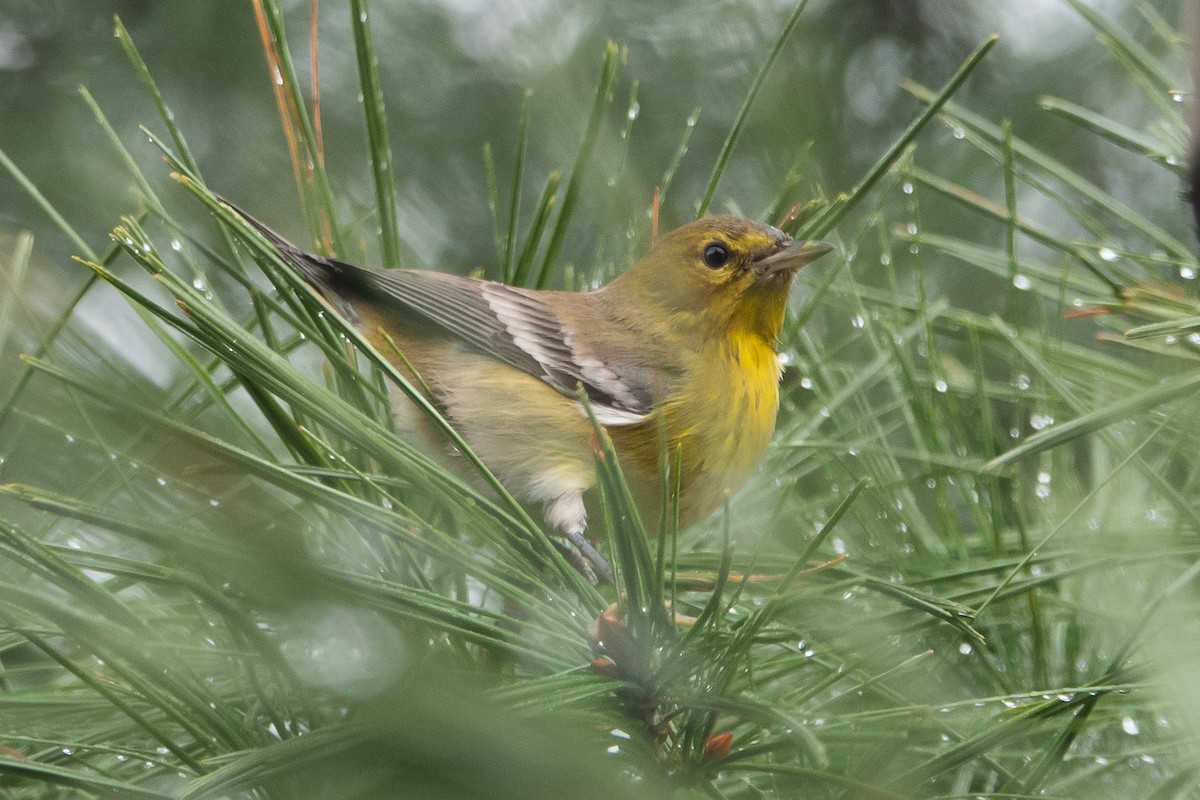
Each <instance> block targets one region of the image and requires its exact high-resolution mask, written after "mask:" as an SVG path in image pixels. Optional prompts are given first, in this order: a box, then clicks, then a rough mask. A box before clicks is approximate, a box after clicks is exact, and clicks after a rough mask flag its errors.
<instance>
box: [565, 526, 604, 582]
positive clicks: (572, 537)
mask: <svg viewBox="0 0 1200 800" xmlns="http://www.w3.org/2000/svg"><path fill="white" fill-rule="evenodd" d="M566 533H567V541H569V542H570V543H571V545H572V549H573V550H575V551H576V555H577V556H581V557H582V558H583V559H584V563H583V566H584V567H586V568H587V571H586V572H584V573H583V574H584V576H585V577H587V578H588V580H590V581H591V582H592V583H596V578H597V577H598V578H599V579H600V580H601V581H603V582H604V583H608V584H611V583H612V582H613V571H612V567H610V566H608V562H607V561H605V560H604V556H602V555H600V552H599V551H598V550H596V548H594V547H592V543H591V542H589V541H588V538H587V536H586V535H585V534H584V532H583V528H572V529H571V530H568V531H567V532H566ZM575 568H576V569H579V565H578V564H576V565H575ZM588 573H591V575H590V576H589V575H588Z"/></svg>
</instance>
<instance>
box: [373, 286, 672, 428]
mask: <svg viewBox="0 0 1200 800" xmlns="http://www.w3.org/2000/svg"><path fill="white" fill-rule="evenodd" d="M369 275H370V277H369V278H368V280H369V281H370V283H371V284H372V286H373V287H374V288H375V289H376V290H377V291H378V293H379V294H380V295H382V297H384V298H386V299H387V300H388V301H389V302H391V303H394V304H397V305H399V306H401V307H403V308H404V309H405V310H407V311H410V312H412V313H416V314H419V315H421V316H423V317H425V318H427V319H429V320H431V321H432V322H435V323H437V324H438V325H439V326H440V327H442V328H444V329H445V330H446V331H447V332H449V333H451V334H452V335H454V337H455V338H457V339H459V340H461V341H463V342H464V343H466V344H468V345H470V346H471V347H473V348H474V349H476V350H478V351H480V352H482V353H485V354H486V355H489V356H491V357H492V358H495V359H497V360H499V361H503V362H504V363H506V364H508V365H510V366H513V367H516V368H517V369H520V370H522V371H524V372H527V373H529V374H530V375H534V376H536V377H538V378H541V379H542V380H543V381H545V382H546V383H547V384H549V385H550V386H552V387H554V388H555V389H557V390H558V391H559V392H561V393H562V394H564V395H567V396H568V397H574V396H575V394H576V392H577V391H578V387H579V386H582V387H583V389H584V391H585V392H586V393H587V396H588V399H589V400H590V401H591V403H592V406H593V410H594V412H595V413H596V416H597V419H599V420H600V421H601V422H603V423H605V424H607V425H628V424H633V423H636V422H640V421H642V419H644V418H645V416H646V415H647V414H648V413H650V410H651V407H652V404H653V398H652V396H651V386H650V383H651V375H650V371H649V370H646V369H643V368H640V367H638V366H635V365H629V366H626V367H624V368H622V367H621V366H618V365H614V364H613V363H611V360H606V359H605V358H603V356H601V355H600V354H598V353H596V352H595V348H594V347H590V346H589V345H588V340H589V339H590V338H592V337H589V336H588V333H589V332H588V331H581V330H577V329H575V327H576V326H575V325H574V324H573V323H572V322H571V321H567V320H564V318H563V316H562V315H560V314H559V313H557V311H556V308H555V304H556V303H555V302H554V301H557V303H564V302H571V299H574V300H575V302H579V298H571V296H569V295H564V294H557V293H549V292H537V291H532V290H529V289H520V288H517V287H513V286H506V285H505V284H502V283H495V282H492V281H481V280H474V279H471V278H463V277H460V276H457V275H447V274H445V273H441V272H427V271H418V270H405V269H398V270H385V271H381V272H370V273H369ZM552 298H553V299H554V300H552ZM605 322H606V321H600V320H597V321H596V324H605ZM607 324H612V323H607ZM594 333H595V332H594V331H593V332H592V334H593V335H594Z"/></svg>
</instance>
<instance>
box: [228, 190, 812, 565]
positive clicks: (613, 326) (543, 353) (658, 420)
mask: <svg viewBox="0 0 1200 800" xmlns="http://www.w3.org/2000/svg"><path fill="white" fill-rule="evenodd" d="M234 210H235V211H237V212H238V213H239V214H240V215H241V216H243V217H244V218H245V219H246V220H247V221H248V222H249V223H251V224H252V225H253V226H254V227H255V228H257V229H258V230H259V231H261V232H262V233H263V234H264V235H265V236H266V237H267V238H268V239H269V240H270V241H271V242H272V243H273V244H275V245H276V246H277V247H278V248H279V250H280V253H281V254H282V256H283V258H284V260H285V261H287V262H288V263H289V264H292V265H294V266H295V267H296V269H298V270H299V271H300V272H301V273H302V274H303V275H304V277H305V279H306V280H307V281H308V282H309V283H310V284H311V285H312V286H313V287H314V288H315V289H316V290H317V291H318V292H319V293H320V294H321V295H322V296H323V297H325V299H326V300H327V301H328V302H329V303H330V304H331V305H332V306H333V307H334V308H335V309H336V310H337V311H338V312H339V313H341V314H342V315H344V316H345V317H346V318H347V319H349V320H350V321H351V322H352V323H353V324H355V325H356V326H357V327H358V328H359V329H360V330H361V331H362V332H363V334H364V336H365V337H366V338H367V339H368V340H369V341H371V342H372V344H374V345H375V347H376V349H378V350H379V352H380V353H382V354H385V355H387V354H389V353H394V350H393V348H392V346H391V344H389V343H387V340H386V337H385V336H384V333H385V332H386V335H387V336H388V337H390V338H391V339H392V340H393V341H394V342H395V343H396V345H397V346H398V347H399V349H400V351H401V352H402V353H403V354H404V356H405V357H406V358H407V359H408V361H409V362H410V363H411V364H412V366H413V368H415V369H416V371H417V373H418V374H419V375H420V377H421V378H422V380H423V381H424V382H425V384H426V385H428V386H429V388H430V390H431V391H432V393H433V395H434V398H433V399H434V400H436V401H437V402H438V403H439V404H440V406H441V408H442V409H443V410H444V413H445V415H446V417H447V418H448V419H449V420H450V421H451V423H452V424H453V425H454V426H455V428H456V430H458V432H459V433H460V435H461V436H462V438H463V439H464V440H465V441H466V442H467V444H468V445H470V447H471V448H472V449H473V450H474V451H475V452H476V454H478V456H479V457H480V458H481V459H482V460H483V462H484V463H485V464H486V465H487V466H488V467H489V468H490V469H491V470H492V471H493V472H494V473H495V474H496V476H497V477H498V478H499V479H500V480H501V481H502V482H503V483H504V484H505V486H507V487H508V488H509V490H510V491H511V492H512V493H513V494H514V496H516V497H517V498H518V499H520V500H522V501H523V502H529V503H538V504H541V505H543V506H544V509H545V518H546V521H547V522H548V523H549V524H550V525H551V526H553V527H554V528H556V529H558V530H559V531H560V532H561V533H563V534H565V535H566V537H567V538H568V539H569V540H570V541H571V542H572V543H573V544H574V545H575V546H576V547H578V548H579V549H580V551H581V552H582V554H583V555H584V556H585V557H586V558H587V560H588V561H589V562H591V564H592V565H593V566H594V567H595V568H596V569H597V571H599V572H600V573H601V575H602V576H603V577H605V578H609V577H610V573H609V571H608V568H607V565H606V564H605V563H604V560H603V559H602V558H601V557H600V556H599V554H598V553H596V551H595V550H594V548H592V546H591V545H590V544H589V543H588V541H587V538H586V536H585V532H586V528H587V508H586V505H585V493H587V492H588V490H589V489H590V488H591V487H592V486H593V485H594V484H595V483H596V471H595V464H594V454H593V447H592V444H591V438H592V430H591V423H589V421H588V420H587V417H586V415H585V412H584V410H583V408H582V406H581V404H580V403H579V400H578V391H579V388H580V387H582V389H583V391H584V392H585V393H586V395H587V397H588V399H589V401H590V404H591V406H592V409H593V412H594V413H595V416H596V418H597V420H598V421H599V422H600V424H601V425H603V426H604V428H605V430H606V431H607V432H608V434H609V435H610V436H611V438H612V441H613V444H614V446H615V448H616V451H617V454H618V456H619V458H620V460H621V466H622V468H623V469H624V471H625V474H626V476H627V478H628V480H629V484H630V487H631V489H632V490H633V493H634V498H635V500H636V502H637V504H638V508H639V510H640V511H641V513H642V516H643V518H644V519H647V520H655V519H657V518H658V516H659V508H660V506H661V497H662V488H661V478H660V463H659V462H660V454H661V451H662V450H661V443H660V430H661V431H665V435H666V445H667V448H668V451H669V452H671V453H674V452H675V451H676V448H678V451H679V457H680V463H681V470H680V498H679V502H680V510H681V515H682V517H683V519H682V522H683V523H684V524H686V523H687V522H689V521H692V520H696V519H699V518H701V517H704V516H705V515H707V514H709V513H710V512H711V511H713V509H715V508H716V507H717V506H718V505H720V503H721V501H722V497H723V496H724V493H725V492H726V491H734V490H736V489H737V488H738V487H740V486H741V485H742V483H743V482H744V481H745V480H746V478H747V477H748V476H749V474H750V473H751V471H752V470H753V469H754V468H755V466H756V465H757V464H758V462H759V460H760V458H761V457H762V455H763V452H764V450H765V449H766V447H767V443H768V441H769V440H770V438H771V434H772V432H773V431H774V429H775V416H776V412H777V410H778V407H779V376H780V364H779V359H778V356H777V354H776V346H777V344H778V339H779V333H780V328H781V327H782V325H783V316H784V310H785V306H786V304H787V297H788V291H789V289H790V287H791V285H792V278H793V276H794V275H795V273H796V270H797V269H799V268H800V267H802V266H804V265H805V264H808V263H809V262H811V261H813V260H814V259H816V258H818V257H820V256H822V255H824V254H825V253H827V252H829V251H830V250H831V249H832V248H831V247H830V246H829V245H828V244H826V243H824V242H804V241H794V240H793V239H792V238H791V237H789V236H788V235H787V234H785V233H783V232H782V231H780V230H778V229H776V228H773V227H770V226H768V225H759V224H756V223H753V222H749V221H747V220H744V219H738V218H736V217H728V216H712V217H705V218H703V219H700V220H697V221H695V222H692V223H689V224H687V225H684V226H683V227H681V228H678V229H676V230H674V231H672V232H671V233H668V234H666V235H665V236H663V237H662V238H660V239H659V240H658V241H657V242H656V243H655V244H654V245H653V247H652V248H651V250H650V252H649V253H648V254H647V255H646V256H645V257H643V258H642V259H641V260H640V261H638V262H637V263H636V264H634V265H633V267H632V268H630V269H629V270H628V271H627V272H625V273H624V274H622V275H620V276H619V277H617V278H615V279H614V280H612V281H611V282H610V283H608V284H607V285H606V286H604V287H602V288H600V289H597V290H595V291H589V292H560V291H538V290H533V289H523V288H519V287H515V286H507V285H504V284H501V283H495V282H492V281H484V280H476V279H472V278H465V277H460V276H457V275H448V274H445V273H440V272H430V271H424V270H409V269H394V270H381V271H375V270H368V269H364V268H362V267H358V266H355V265H353V264H348V263H346V262H344V261H338V260H336V259H332V258H326V257H324V256H319V255H314V254H311V253H307V252H304V251H303V250H300V249H299V248H297V247H295V246H294V245H292V244H291V243H290V242H288V241H287V240H285V239H283V238H282V237H280V236H279V235H278V234H276V233H275V232H274V231H272V230H271V229H270V228H268V227H266V226H265V225H263V224H262V223H261V222H259V221H257V220H256V219H254V218H253V217H251V216H249V215H247V214H246V213H245V212H242V211H241V210H240V209H237V208H236V207H234ZM390 360H392V361H393V362H395V361H396V359H390ZM397 367H398V368H399V369H400V370H401V371H402V372H403V373H406V374H408V375H410V376H411V373H410V372H409V371H408V369H407V367H406V366H405V365H403V364H397ZM393 407H394V411H395V413H396V414H397V419H398V421H399V423H400V425H401V428H408V429H414V428H416V429H417V430H416V433H418V434H419V435H422V436H429V435H430V434H432V433H433V428H432V425H430V424H429V423H428V421H427V420H426V421H424V424H423V423H422V420H423V418H422V417H420V416H419V415H416V414H412V413H406V412H405V408H407V409H409V411H411V410H412V406H411V404H410V403H409V402H408V401H407V400H406V399H404V397H403V395H402V394H401V393H400V392H399V391H396V392H394V393H393ZM433 435H436V434H433Z"/></svg>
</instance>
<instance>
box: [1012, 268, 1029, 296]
mask: <svg viewBox="0 0 1200 800" xmlns="http://www.w3.org/2000/svg"><path fill="white" fill-rule="evenodd" d="M1012 284H1013V286H1015V287H1017V288H1018V289H1020V290H1021V291H1022V292H1028V291H1029V290H1030V289H1031V288H1032V287H1033V281H1031V280H1030V279H1029V276H1028V275H1022V274H1021V273H1019V272H1018V273H1017V274H1016V275H1013V280H1012Z"/></svg>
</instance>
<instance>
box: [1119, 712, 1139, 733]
mask: <svg viewBox="0 0 1200 800" xmlns="http://www.w3.org/2000/svg"><path fill="white" fill-rule="evenodd" d="M1121 730H1123V731H1125V732H1126V733H1128V734H1129V735H1130V736H1137V735H1138V733H1140V732H1141V728H1140V727H1139V726H1138V722H1137V720H1136V719H1134V718H1133V717H1129V716H1126V717H1122V718H1121Z"/></svg>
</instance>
